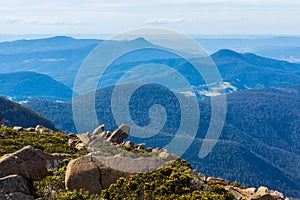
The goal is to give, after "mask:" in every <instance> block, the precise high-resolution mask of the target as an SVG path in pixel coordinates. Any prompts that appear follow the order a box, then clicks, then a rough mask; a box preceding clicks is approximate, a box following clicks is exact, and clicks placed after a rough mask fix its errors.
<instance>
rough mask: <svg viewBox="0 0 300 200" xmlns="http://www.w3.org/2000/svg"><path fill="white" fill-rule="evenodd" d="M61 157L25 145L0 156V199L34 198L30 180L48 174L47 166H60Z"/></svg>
mask: <svg viewBox="0 0 300 200" xmlns="http://www.w3.org/2000/svg"><path fill="white" fill-rule="evenodd" d="M61 163H62V158H60V157H57V156H55V155H51V154H48V153H44V152H43V151H41V150H37V149H34V148H33V147H32V146H26V147H24V148H22V149H20V150H19V151H16V152H15V153H12V154H6V155H4V156H2V157H1V158H0V200H1V199H34V198H33V197H32V196H31V195H33V189H32V182H33V181H37V180H41V179H43V178H45V177H46V176H47V175H48V171H47V168H58V167H60V166H61Z"/></svg>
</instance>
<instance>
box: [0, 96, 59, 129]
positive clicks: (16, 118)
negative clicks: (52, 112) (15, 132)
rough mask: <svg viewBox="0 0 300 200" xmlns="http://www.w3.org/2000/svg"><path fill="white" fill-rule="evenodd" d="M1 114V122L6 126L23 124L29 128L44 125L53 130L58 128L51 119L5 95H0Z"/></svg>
mask: <svg viewBox="0 0 300 200" xmlns="http://www.w3.org/2000/svg"><path fill="white" fill-rule="evenodd" d="M0 115H1V116H2V120H0V124H4V125H6V126H22V127H25V128H27V127H35V126H37V125H42V126H44V127H47V128H50V129H52V130H56V128H55V126H54V124H53V122H52V121H50V120H49V119H46V118H44V117H43V116H41V115H40V114H38V113H36V112H34V111H32V110H30V109H29V108H26V107H24V106H22V105H20V104H18V103H14V102H12V101H9V100H7V99H5V98H3V97H0Z"/></svg>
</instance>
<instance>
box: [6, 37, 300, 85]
mask: <svg viewBox="0 0 300 200" xmlns="http://www.w3.org/2000/svg"><path fill="white" fill-rule="evenodd" d="M210 40H212V41H210ZM282 40H284V41H287V43H286V44H288V45H291V44H292V43H293V41H294V44H297V42H298V39H297V38H295V39H293V38H287V39H282ZM205 41H206V42H208V43H216V44H215V45H217V41H219V40H216V41H215V40H213V39H205V40H199V42H200V43H201V42H204V43H205ZM221 41H223V40H221ZM224 41H225V42H220V43H218V44H219V47H223V48H225V47H226V48H231V47H232V49H237V48H234V45H254V44H256V45H258V44H260V45H262V46H263V44H266V46H265V48H264V49H267V48H268V47H269V49H272V45H271V44H272V42H274V41H277V42H275V43H274V44H278V45H279V44H281V43H280V41H281V40H280V39H278V38H274V39H269V40H267V39H266V40H263V39H261V40H255V42H253V43H251V41H252V40H246V41H247V42H242V43H239V42H238V41H240V40H234V39H232V40H229V39H228V40H224ZM242 41H244V40H242ZM258 41H264V42H265V43H264V42H262V43H259V42H258ZM295 41H296V43H295ZM299 41H300V39H299ZM101 42H102V40H90V39H74V38H71V37H65V36H58V37H53V38H45V39H38V40H18V41H13V42H2V43H0V60H1V63H0V69H1V73H11V72H17V71H34V72H37V73H41V74H47V75H49V76H51V77H52V78H54V79H55V80H57V81H59V82H62V83H64V84H65V85H67V86H68V87H69V88H72V87H73V84H74V80H75V77H76V73H77V71H78V69H79V67H80V66H81V64H82V62H83V60H84V59H85V58H86V56H87V55H88V54H89V53H90V52H91V51H92V50H93V49H94V48H95V47H96V46H97V45H98V44H100V43H101ZM107 42H110V44H111V48H118V49H124V48H125V47H128V46H132V47H134V46H141V45H142V46H146V47H148V49H147V50H146V49H145V50H143V51H139V52H138V53H135V54H129V55H127V56H125V57H123V58H121V59H119V60H118V61H117V62H116V63H115V64H116V65H118V66H117V67H116V69H117V70H126V68H125V69H124V66H133V65H137V64H147V63H149V62H150V61H151V62H153V61H154V60H155V62H154V63H162V64H166V65H168V64H170V63H174V62H182V60H178V59H177V61H176V59H174V58H172V57H170V54H168V53H164V52H162V51H155V50H152V51H151V50H149V49H151V48H156V47H157V46H155V45H153V44H151V43H149V42H148V41H146V40H144V39H143V38H137V39H136V40H132V41H107ZM230 44H231V45H230ZM226 45H227V46H226ZM204 46H205V45H204ZM294 48H297V47H294ZM215 49H216V48H215ZM217 49H221V48H217ZM217 49H216V50H217ZM107 51H109V49H108V50H107ZM259 51H265V50H262V49H260V50H259ZM259 51H257V52H259ZM266 51H267V50H266ZM295 55H296V54H295ZM212 59H213V60H214V62H215V63H216V65H217V66H218V67H219V71H220V73H221V75H222V76H223V79H224V80H225V81H226V82H229V83H230V84H232V85H234V86H235V87H238V88H240V89H243V88H246V87H250V88H261V87H283V86H287V85H290V84H297V83H299V65H296V64H293V63H287V62H282V61H278V60H272V59H267V58H264V57H260V56H256V55H254V54H249V53H246V54H240V53H236V52H234V51H230V50H220V51H218V52H216V53H214V54H212ZM175 64H176V63H175ZM295 73H296V74H295ZM108 75H109V74H108ZM266 75H268V77H266ZM114 76H115V74H111V76H110V77H109V78H112V79H114V78H116V77H114ZM269 77H272V79H274V80H271V79H270V78H269ZM280 77H282V78H280ZM287 77H289V78H287ZM109 85H110V82H107V83H106V85H104V86H109Z"/></svg>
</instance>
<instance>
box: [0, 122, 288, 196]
mask: <svg viewBox="0 0 300 200" xmlns="http://www.w3.org/2000/svg"><path fill="white" fill-rule="evenodd" d="M129 134H130V128H129V127H128V126H126V125H124V124H123V125H121V126H120V127H119V128H118V129H116V130H115V131H114V132H109V131H105V130H104V126H103V125H101V126H99V127H98V128H97V129H95V131H94V132H93V133H84V134H78V135H67V134H64V133H62V132H54V131H52V130H50V129H46V128H43V127H42V126H38V127H36V128H29V129H28V128H23V127H14V128H8V127H4V126H2V127H1V128H0V142H1V143H0V150H1V151H0V152H1V156H2V157H1V158H0V200H2V199H3V200H4V199H25V200H27V199H28V200H31V199H247V200H283V199H286V200H287V199H288V198H287V197H285V196H284V195H283V194H282V193H280V192H278V191H273V190H269V189H268V188H266V187H263V186H262V187H259V188H247V187H245V186H241V185H239V184H238V183H236V182H229V181H226V180H223V179H221V178H214V177H206V176H205V175H203V174H200V173H198V172H196V171H195V170H193V169H192V167H191V165H190V164H189V163H187V162H186V161H184V160H182V159H180V158H178V157H177V156H176V155H172V154H169V153H168V152H167V150H166V149H163V148H146V145H145V144H137V145H135V144H134V142H133V141H124V140H125V139H126V138H127V137H128V135H129Z"/></svg>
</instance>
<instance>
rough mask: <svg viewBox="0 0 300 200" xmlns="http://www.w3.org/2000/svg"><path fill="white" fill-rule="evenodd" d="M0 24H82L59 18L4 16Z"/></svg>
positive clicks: (0, 18)
mask: <svg viewBox="0 0 300 200" xmlns="http://www.w3.org/2000/svg"><path fill="white" fill-rule="evenodd" d="M0 22H2V23H7V24H17V23H18V24H37V25H79V24H82V22H81V21H79V20H69V19H68V20H66V19H59V18H49V17H47V18H45V17H38V16H35V17H28V16H26V17H24V16H5V17H0Z"/></svg>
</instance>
